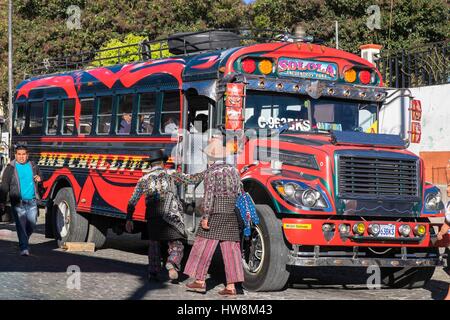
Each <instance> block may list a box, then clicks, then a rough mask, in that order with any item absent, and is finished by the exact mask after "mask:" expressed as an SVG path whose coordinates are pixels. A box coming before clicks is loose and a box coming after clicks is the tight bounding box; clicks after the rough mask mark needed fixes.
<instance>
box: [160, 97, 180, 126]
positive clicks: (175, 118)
mask: <svg viewBox="0 0 450 320" xmlns="http://www.w3.org/2000/svg"><path fill="white" fill-rule="evenodd" d="M179 125H180V93H179V92H178V91H175V92H165V93H164V99H163V105H162V111H161V126H160V130H161V133H162V134H172V133H173V132H174V131H176V130H177V129H178V128H179Z"/></svg>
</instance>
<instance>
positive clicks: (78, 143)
mask: <svg viewBox="0 0 450 320" xmlns="http://www.w3.org/2000/svg"><path fill="white" fill-rule="evenodd" d="M158 41H159V40H158ZM165 41H167V42H165V43H166V47H164V46H163V45H162V44H159V45H158V46H156V48H157V49H156V50H153V49H154V48H155V45H154V43H153V42H146V43H141V44H140V48H141V49H142V50H140V51H139V53H140V55H141V59H140V61H137V62H131V63H122V64H121V63H118V64H116V65H112V66H111V65H110V66H97V67H96V66H95V65H94V64H93V63H92V62H91V63H90V64H87V65H86V64H84V65H82V64H79V63H78V62H77V63H72V66H74V67H75V68H73V70H62V71H61V70H58V71H57V72H53V71H52V70H51V68H48V66H47V69H46V70H48V71H47V72H44V73H42V74H40V75H33V76H30V77H28V78H26V79H25V80H24V81H22V82H21V83H20V84H19V85H18V86H17V88H16V91H15V97H14V108H15V109H14V124H13V128H12V142H13V143H15V144H17V143H26V144H27V145H28V148H29V151H30V158H31V159H33V160H34V161H35V162H36V163H37V164H38V165H39V167H40V169H41V171H42V173H43V175H44V188H45V194H44V195H43V206H45V211H46V213H45V234H46V236H47V237H49V238H55V239H56V240H57V243H58V244H59V245H61V244H62V243H64V242H68V241H77V242H84V241H87V242H94V243H95V245H96V247H97V248H101V247H102V245H104V243H105V239H106V235H107V231H108V230H112V231H113V232H115V233H117V234H121V233H123V232H124V225H125V217H126V208H127V202H128V200H129V198H130V196H131V194H132V192H133V189H134V186H135V185H136V182H137V181H138V179H139V178H140V177H141V176H142V175H144V174H145V173H146V172H148V170H149V163H148V160H149V159H148V153H149V151H150V150H152V149H161V148H162V149H164V150H165V152H167V154H170V155H172V157H171V159H172V162H173V165H174V166H175V168H176V169H177V170H181V171H183V172H186V173H189V172H192V170H191V169H192V167H193V166H194V165H193V164H189V163H185V162H184V161H180V158H179V157H178V154H179V150H178V149H182V150H191V151H192V149H189V148H188V146H189V145H190V144H191V143H192V141H191V140H192V139H193V137H194V136H195V134H194V133H191V132H192V130H191V129H192V127H193V126H192V124H193V120H194V119H196V117H197V116H198V115H199V114H203V115H206V116H207V128H208V129H209V130H208V131H207V133H206V134H207V135H209V136H210V135H211V134H212V133H211V132H213V131H214V129H217V128H219V129H221V131H222V133H224V134H225V133H226V134H227V135H228V134H230V135H231V136H233V135H234V137H235V138H234V139H231V141H233V145H232V148H231V149H232V150H234V151H235V152H234V153H233V154H232V157H231V158H230V159H231V160H230V161H233V163H234V164H235V165H236V166H237V168H238V169H239V170H240V172H241V178H242V182H243V185H244V187H245V190H246V191H247V192H248V193H249V194H250V195H251V197H252V199H253V201H254V202H255V205H256V208H257V213H258V215H259V217H260V223H259V224H257V225H253V226H252V230H251V235H250V236H249V237H243V239H242V259H243V265H244V269H245V282H244V287H245V288H246V289H248V290H254V291H275V290H280V289H283V288H284V287H285V286H286V285H287V283H288V279H289V276H290V274H291V273H293V272H295V271H296V270H298V269H301V268H302V267H316V266H317V267H319V266H327V267H335V268H338V267H363V268H367V267H369V266H376V267H377V268H379V270H380V280H381V284H384V285H387V286H391V287H402V288H405V287H408V288H411V287H417V286H423V285H424V284H425V283H426V282H427V281H428V280H430V279H431V277H432V275H433V272H434V270H435V268H436V267H439V266H442V265H443V263H444V262H443V260H444V257H443V254H442V253H441V252H440V251H439V248H440V247H441V248H442V247H445V246H447V245H448V238H446V239H444V240H442V241H440V242H439V241H437V240H436V230H437V228H439V227H440V224H442V217H443V216H444V210H443V204H442V201H441V195H440V192H439V189H438V188H437V187H435V186H433V185H431V184H429V183H427V182H426V181H425V180H424V176H425V175H424V164H423V160H422V159H421V158H420V157H418V156H417V155H415V154H413V153H411V152H409V151H408V150H407V147H408V145H409V144H410V143H414V142H418V141H419V140H420V118H421V112H422V111H421V105H420V101H417V100H414V99H412V98H409V100H408V105H407V106H403V108H404V110H402V112H403V114H406V115H409V116H405V117H402V118H400V123H399V126H398V128H400V129H399V130H397V132H388V133H386V132H383V125H382V122H383V119H382V118H383V117H381V115H382V114H383V108H384V104H385V101H387V100H386V99H387V89H386V88H385V87H384V85H383V80H382V77H381V75H380V72H379V71H378V70H377V69H376V67H375V66H374V65H373V64H372V63H370V62H368V61H367V60H364V59H362V58H361V57H359V56H357V55H355V54H351V53H348V52H345V51H342V50H338V49H334V48H329V47H326V46H324V45H323V44H321V43H318V42H316V41H315V40H314V39H313V38H309V37H303V38H301V37H295V36H293V35H288V34H284V35H283V36H281V37H271V38H270V39H268V38H264V39H262V40H261V41H259V42H258V41H248V39H246V38H245V37H241V36H239V35H237V34H236V33H232V32H230V31H224V30H213V31H206V32H198V33H189V34H186V33H183V34H176V35H173V36H171V37H169V38H168V39H166V40H165ZM158 50H159V53H160V56H159V58H153V59H152V57H154V51H158ZM163 51H164V52H165V53H167V51H168V52H169V53H170V56H169V57H163V54H161V53H162V52H163ZM119 58H120V56H119ZM68 60H69V61H73V59H72V60H71V59H66V60H65V61H66V62H67V61H68ZM91 60H92V59H91ZM86 61H87V59H86ZM86 61H84V62H86ZM70 66H71V64H70V63H69V64H66V65H65V67H70ZM206 141H207V139H206ZM174 150H176V152H173V151H174ZM236 151H237V152H236ZM193 152H194V151H193ZM186 153H187V152H186ZM174 154H175V156H173V155H174ZM200 157H201V156H200ZM199 189H201V186H199V185H193V186H189V185H188V186H183V187H180V189H179V192H180V197H181V199H182V200H183V202H184V203H185V204H186V208H187V209H186V212H185V224H186V232H187V234H188V242H189V243H192V241H193V239H194V237H195V231H196V228H197V227H198V222H199V219H200V216H201V212H200V211H199V210H198V208H199V205H198V203H199V202H200V203H201V197H202V192H198V190H199ZM144 207H145V203H144V199H141V200H140V202H139V203H138V205H137V207H136V211H135V213H134V215H133V220H134V221H135V226H136V228H135V229H136V232H139V231H141V232H142V234H143V236H144V237H145V228H144V225H145V215H144V212H145V210H144V209H145V208H144ZM436 219H437V220H436ZM433 221H434V222H433ZM436 221H438V222H436ZM439 221H441V222H440V223H439ZM441 251H442V250H441Z"/></svg>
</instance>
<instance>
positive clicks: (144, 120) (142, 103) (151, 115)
mask: <svg viewBox="0 0 450 320" xmlns="http://www.w3.org/2000/svg"><path fill="white" fill-rule="evenodd" d="M155 99H156V95H155V94H154V93H143V94H141V95H139V110H138V125H137V132H138V133H141V134H152V132H153V128H154V125H155V109H156V100H155Z"/></svg>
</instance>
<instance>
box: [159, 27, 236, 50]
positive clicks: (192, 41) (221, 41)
mask: <svg viewBox="0 0 450 320" xmlns="http://www.w3.org/2000/svg"><path fill="white" fill-rule="evenodd" d="M168 44H169V52H170V53H172V54H186V53H191V52H197V51H207V50H219V49H227V48H233V47H239V46H240V39H239V36H238V35H237V34H235V33H233V32H229V31H206V32H195V33H193V32H180V33H175V34H173V35H171V36H169V39H168Z"/></svg>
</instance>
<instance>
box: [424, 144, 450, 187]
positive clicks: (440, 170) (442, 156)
mask: <svg viewBox="0 0 450 320" xmlns="http://www.w3.org/2000/svg"><path fill="white" fill-rule="evenodd" d="M420 157H421V158H422V159H423V160H424V162H425V181H427V182H431V183H433V184H441V185H449V184H450V151H424V152H420Z"/></svg>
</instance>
